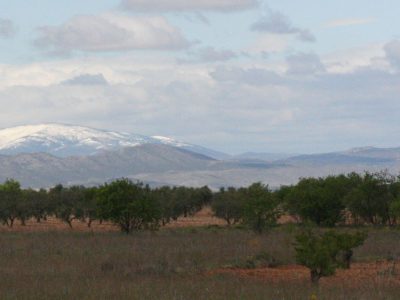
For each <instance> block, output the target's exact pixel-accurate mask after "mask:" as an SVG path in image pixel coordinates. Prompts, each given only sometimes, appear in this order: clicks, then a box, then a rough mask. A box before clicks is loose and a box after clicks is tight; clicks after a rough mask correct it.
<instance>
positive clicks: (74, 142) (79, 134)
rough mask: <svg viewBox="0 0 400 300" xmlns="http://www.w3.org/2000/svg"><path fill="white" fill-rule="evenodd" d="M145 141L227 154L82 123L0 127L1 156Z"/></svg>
mask: <svg viewBox="0 0 400 300" xmlns="http://www.w3.org/2000/svg"><path fill="white" fill-rule="evenodd" d="M143 144H164V145H169V146H173V147H177V148H182V149H186V150H189V151H192V152H195V153H200V154H203V155H207V156H210V157H213V158H223V157H227V155H226V154H225V153H222V152H218V151H215V150H212V149H208V148H205V147H202V146H197V145H193V144H189V143H185V142H181V141H177V140H174V139H172V138H169V137H164V136H157V135H156V136H145V135H141V134H135V133H127V132H117V131H107V130H103V129H95V128H91V127H85V126H79V125H70V124H59V123H43V124H36V125H22V126H17V127H11V128H5V129H1V130H0V155H1V154H3V155H14V154H18V153H38V152H43V153H50V154H53V155H55V156H58V157H68V156H86V155H93V154H96V153H99V151H102V150H115V149H118V148H124V147H136V146H139V145H143Z"/></svg>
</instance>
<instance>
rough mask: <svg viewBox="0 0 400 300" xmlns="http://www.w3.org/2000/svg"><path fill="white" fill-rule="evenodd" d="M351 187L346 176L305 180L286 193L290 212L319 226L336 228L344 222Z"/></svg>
mask: <svg viewBox="0 0 400 300" xmlns="http://www.w3.org/2000/svg"><path fill="white" fill-rule="evenodd" d="M348 190H349V185H348V180H347V178H346V177H345V176H343V175H341V176H329V177H327V178H304V179H301V180H300V182H299V183H298V184H297V185H296V186H294V187H291V188H290V189H289V190H287V191H286V193H285V202H286V207H287V208H288V210H289V212H290V213H292V214H295V215H298V216H300V218H301V219H302V220H304V221H311V222H313V223H315V224H317V225H318V226H330V227H331V226H335V225H336V224H337V223H339V222H341V221H343V218H344V214H343V213H344V209H345V205H344V203H343V198H344V196H345V195H346V194H347V193H348Z"/></svg>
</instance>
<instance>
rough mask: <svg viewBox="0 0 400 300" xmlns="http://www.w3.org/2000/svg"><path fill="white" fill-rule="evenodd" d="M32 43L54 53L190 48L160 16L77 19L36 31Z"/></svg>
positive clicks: (176, 30) (174, 28) (176, 31)
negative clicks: (37, 35) (36, 33)
mask: <svg viewBox="0 0 400 300" xmlns="http://www.w3.org/2000/svg"><path fill="white" fill-rule="evenodd" d="M35 44H36V45H37V46H39V47H41V48H43V49H47V50H50V51H52V52H55V53H69V52H72V51H84V52H113V51H130V50H136V49H154V50H178V49H182V48H186V47H188V46H189V42H188V41H187V40H186V39H185V38H184V37H183V36H182V34H181V32H180V31H179V29H177V28H176V27H174V26H172V25H171V24H170V23H169V22H168V21H167V20H166V19H165V18H163V17H127V16H123V15H115V14H107V15H99V16H94V15H85V16H77V17H74V18H72V19H70V20H69V21H67V22H66V23H64V24H62V25H60V26H45V27H41V28H39V37H38V38H37V39H36V40H35Z"/></svg>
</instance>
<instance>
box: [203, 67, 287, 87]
mask: <svg viewBox="0 0 400 300" xmlns="http://www.w3.org/2000/svg"><path fill="white" fill-rule="evenodd" d="M210 76H211V77H212V78H213V79H214V80H216V81H218V82H229V83H234V84H237V83H240V84H248V85H254V86H262V85H281V84H284V83H285V80H284V79H283V78H282V77H281V76H279V75H278V74H277V73H275V72H273V71H269V70H266V69H260V68H249V69H244V68H238V67H234V68H227V67H217V68H216V69H215V70H214V71H212V72H210Z"/></svg>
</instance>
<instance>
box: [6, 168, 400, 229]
mask: <svg viewBox="0 0 400 300" xmlns="http://www.w3.org/2000/svg"><path fill="white" fill-rule="evenodd" d="M210 204H211V207H212V210H213V212H214V214H215V215H216V216H217V217H219V218H222V219H224V220H226V222H227V224H230V225H232V224H244V225H246V226H249V227H250V228H252V229H253V230H254V231H256V232H262V231H263V230H265V229H268V228H270V227H271V226H274V225H275V224H276V223H277V221H278V219H279V217H280V216H282V215H286V216H290V217H292V218H293V219H295V220H297V221H298V222H303V223H313V224H316V225H318V226H324V227H333V226H336V225H340V224H345V223H350V224H358V225H362V224H372V225H396V224H398V222H399V221H400V177H399V176H397V177H396V176H393V175H390V174H388V173H387V172H380V173H365V174H362V175H360V174H356V173H351V174H348V175H338V176H328V177H325V178H304V179H301V180H300V181H299V182H298V183H297V184H296V185H292V186H282V187H281V188H279V189H277V190H271V189H270V188H269V187H268V186H266V185H263V184H261V183H255V184H253V185H251V186H249V187H247V188H226V189H221V190H220V191H218V192H216V193H213V192H212V191H211V190H210V189H209V188H208V187H202V188H187V187H161V188H155V189H151V188H150V187H149V186H148V185H144V184H142V183H134V182H132V181H130V180H128V179H120V180H116V181H114V182H111V183H106V184H104V185H102V186H98V187H91V188H86V187H83V186H71V187H64V186H62V185H57V186H55V187H53V188H51V189H49V190H44V189H41V190H33V189H22V188H21V186H20V184H19V183H18V182H17V181H15V180H7V181H6V182H4V183H3V184H0V222H2V223H3V224H4V225H7V226H9V227H12V226H13V224H14V222H15V220H19V221H20V222H21V224H22V225H25V223H26V221H27V220H29V219H32V218H34V219H35V220H36V221H37V222H41V221H43V220H46V219H47V218H48V217H49V216H55V217H57V218H58V219H60V220H62V221H63V222H65V223H66V224H68V225H69V226H71V227H72V221H73V220H80V221H82V222H85V223H87V225H88V226H89V227H90V226H91V224H92V222H93V221H95V220H97V221H99V222H103V221H111V222H113V223H114V224H116V225H118V226H119V227H120V228H121V230H122V231H124V232H127V233H129V232H130V231H132V230H140V229H157V228H159V227H160V226H163V225H166V224H168V223H169V222H171V221H172V220H177V219H178V218H179V217H181V216H183V217H187V216H191V215H194V214H195V213H196V212H198V211H199V210H201V209H202V208H203V207H204V206H205V205H210Z"/></svg>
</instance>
